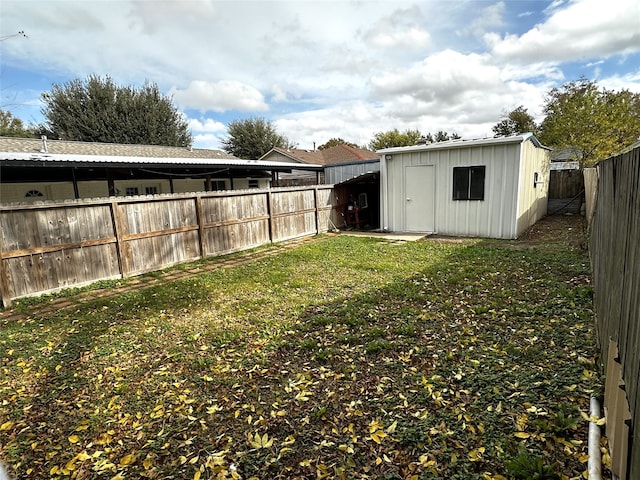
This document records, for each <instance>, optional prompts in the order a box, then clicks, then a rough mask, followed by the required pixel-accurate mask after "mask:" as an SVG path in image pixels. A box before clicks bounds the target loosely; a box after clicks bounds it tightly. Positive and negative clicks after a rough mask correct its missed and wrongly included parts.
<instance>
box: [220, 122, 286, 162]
mask: <svg viewBox="0 0 640 480" xmlns="http://www.w3.org/2000/svg"><path fill="white" fill-rule="evenodd" d="M273 147H281V148H291V147H293V145H292V144H291V143H290V142H289V140H288V139H287V138H286V137H285V136H283V135H281V134H279V133H278V132H277V131H276V128H275V127H274V126H273V124H272V123H271V121H267V120H265V119H264V118H262V117H258V118H247V119H244V120H233V121H232V122H230V123H229V125H227V138H225V139H223V140H222V149H223V150H224V151H225V152H227V153H230V154H232V155H235V156H236V157H238V158H244V159H253V160H255V159H258V158H260V157H261V156H262V155H264V154H265V153H267V152H268V151H269V150H271V149H272V148H273Z"/></svg>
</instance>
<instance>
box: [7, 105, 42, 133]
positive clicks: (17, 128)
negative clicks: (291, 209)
mask: <svg viewBox="0 0 640 480" xmlns="http://www.w3.org/2000/svg"><path fill="white" fill-rule="evenodd" d="M0 136H2V137H33V136H35V134H34V132H33V130H32V129H30V128H26V127H25V126H24V123H23V122H22V120H20V119H19V118H17V117H14V116H13V114H12V113H11V112H8V111H6V110H2V109H0Z"/></svg>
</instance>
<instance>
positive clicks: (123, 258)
mask: <svg viewBox="0 0 640 480" xmlns="http://www.w3.org/2000/svg"><path fill="white" fill-rule="evenodd" d="M110 206H111V221H112V222H113V232H114V233H115V235H116V251H117V252H118V266H119V268H120V275H121V276H122V278H126V277H127V276H128V273H129V272H130V271H131V262H130V261H129V260H128V257H127V253H126V251H125V246H124V243H123V242H124V240H123V239H122V237H123V230H124V224H123V220H122V214H121V213H120V211H119V208H118V202H117V201H115V200H114V201H112V202H111V204H110Z"/></svg>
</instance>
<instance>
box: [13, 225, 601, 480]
mask: <svg viewBox="0 0 640 480" xmlns="http://www.w3.org/2000/svg"><path fill="white" fill-rule="evenodd" d="M591 303H592V300H591V287H590V286H589V271H588V259H587V257H586V255H585V253H584V252H581V251H579V250H574V249H571V248H569V247H564V248H561V247H559V246H558V245H557V244H541V245H536V246H533V247H531V248H526V249H520V248H513V242H500V241H491V242H481V241H470V242H463V243H455V244H454V243H451V244H448V243H446V242H435V241H434V242H430V241H426V242H418V243H406V244H390V243H387V242H384V241H379V240H374V239H367V238H355V237H347V236H337V237H322V238H319V239H318V240H317V241H314V242H311V243H308V244H305V245H302V246H300V247H298V248H296V249H294V250H290V251H287V252H284V253H282V254H280V255H277V256H274V257H270V258H267V259H264V260H258V261H255V262H252V263H250V264H246V265H242V266H237V267H233V268H224V269H218V270H216V271H213V272H210V273H203V274H201V275H199V276H196V277H191V278H188V279H184V280H177V281H173V282H166V283H161V284H159V285H155V286H153V287H150V288H147V289H144V290H139V291H133V292H128V293H123V294H120V295H115V296H111V297H109V298H102V299H101V298H99V297H98V296H96V298H95V299H94V300H92V301H91V302H89V303H82V304H78V305H76V306H74V307H72V308H71V307H70V308H67V309H63V310H59V311H57V312H55V313H54V314H52V315H49V316H47V317H43V316H41V315H37V314H33V315H31V316H30V317H29V318H27V319H26V320H23V321H19V322H15V321H14V322H12V323H5V324H2V325H0V358H1V361H2V363H1V364H0V439H1V441H0V457H1V459H2V460H3V462H5V463H6V464H8V465H9V469H10V470H11V472H12V473H13V474H15V476H16V477H17V478H49V477H51V478H70V477H74V478H81V479H83V478H109V479H110V478H137V477H146V478H179V479H182V478H197V477H198V475H199V476H200V478H201V479H205V478H206V479H208V478H243V479H249V478H261V479H277V478H282V479H290V478H345V479H352V478H379V479H385V478H389V479H391V478H399V479H418V480H419V479H427V478H443V479H444V478H446V479H474V478H475V479H496V480H499V479H502V478H521V476H522V475H527V473H526V471H527V469H529V470H531V471H535V472H538V473H541V474H544V475H546V476H544V477H540V478H556V476H557V478H563V476H564V477H566V478H573V477H579V476H580V475H582V472H583V471H584V470H586V463H585V462H586V450H587V446H586V442H585V439H586V431H587V424H586V423H585V422H584V421H583V420H582V419H581V417H580V410H582V411H588V407H589V394H590V393H591V392H593V391H594V390H596V389H598V388H600V387H601V385H600V379H599V377H598V375H597V374H596V373H595V370H596V367H595V356H596V347H595V342H594V332H593V321H592V315H593V313H592V311H591ZM25 309H26V311H28V308H27V307H25ZM522 472H525V473H522ZM535 472H534V473H535ZM234 475H235V477H234Z"/></svg>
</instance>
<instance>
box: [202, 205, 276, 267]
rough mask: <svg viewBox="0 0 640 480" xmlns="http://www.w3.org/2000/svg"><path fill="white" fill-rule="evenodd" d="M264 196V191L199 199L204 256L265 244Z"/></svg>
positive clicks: (267, 228)
mask: <svg viewBox="0 0 640 480" xmlns="http://www.w3.org/2000/svg"><path fill="white" fill-rule="evenodd" d="M267 199H268V196H267V194H265V193H256V194H251V195H233V196H218V197H208V198H203V199H202V206H201V210H202V213H201V215H202V225H203V229H204V233H203V236H204V256H205V257H207V256H212V255H222V254H226V253H232V252H237V251H241V250H246V249H248V248H254V247H258V246H260V245H265V244H267V243H269V242H270V241H271V239H270V237H269V209H268V205H267Z"/></svg>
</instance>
